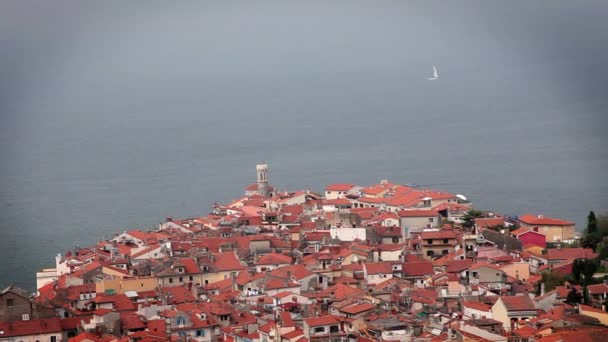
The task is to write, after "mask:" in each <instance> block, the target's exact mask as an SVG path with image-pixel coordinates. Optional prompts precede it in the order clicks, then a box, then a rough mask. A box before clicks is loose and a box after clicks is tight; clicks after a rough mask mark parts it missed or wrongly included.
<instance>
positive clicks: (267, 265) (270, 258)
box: [255, 253, 292, 272]
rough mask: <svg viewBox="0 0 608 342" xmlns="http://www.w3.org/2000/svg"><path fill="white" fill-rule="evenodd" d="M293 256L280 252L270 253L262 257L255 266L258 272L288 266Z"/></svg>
mask: <svg viewBox="0 0 608 342" xmlns="http://www.w3.org/2000/svg"><path fill="white" fill-rule="evenodd" d="M291 261H292V259H291V257H290V256H288V255H284V254H279V253H268V254H264V255H262V256H261V257H260V259H259V260H258V261H257V262H256V264H255V268H256V270H257V271H258V272H265V271H270V270H274V269H275V268H279V267H283V266H287V265H290V264H291Z"/></svg>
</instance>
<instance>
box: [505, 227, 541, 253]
mask: <svg viewBox="0 0 608 342" xmlns="http://www.w3.org/2000/svg"><path fill="white" fill-rule="evenodd" d="M511 235H513V236H515V237H516V238H517V239H518V240H519V241H521V244H522V246H528V245H532V246H538V247H542V248H546V247H547V237H546V236H545V234H543V233H539V232H538V228H537V227H534V228H532V230H529V229H528V228H519V229H517V230H514V231H512V232H511Z"/></svg>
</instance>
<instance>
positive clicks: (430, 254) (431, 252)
mask: <svg viewBox="0 0 608 342" xmlns="http://www.w3.org/2000/svg"><path fill="white" fill-rule="evenodd" d="M426 255H427V256H433V255H435V252H434V251H426Z"/></svg>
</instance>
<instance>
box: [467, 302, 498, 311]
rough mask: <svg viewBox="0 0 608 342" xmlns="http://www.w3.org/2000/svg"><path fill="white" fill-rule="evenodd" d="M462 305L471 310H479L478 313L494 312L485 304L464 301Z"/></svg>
mask: <svg viewBox="0 0 608 342" xmlns="http://www.w3.org/2000/svg"><path fill="white" fill-rule="evenodd" d="M462 305H463V306H465V307H467V308H469V309H473V310H478V311H484V312H488V311H490V310H492V308H491V307H490V306H489V305H487V304H484V303H479V302H469V301H463V302H462Z"/></svg>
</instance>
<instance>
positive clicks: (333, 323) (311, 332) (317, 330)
mask: <svg viewBox="0 0 608 342" xmlns="http://www.w3.org/2000/svg"><path fill="white" fill-rule="evenodd" d="M344 335H345V333H344V331H343V330H342V329H341V328H340V321H338V320H337V319H336V318H335V317H334V316H331V315H329V316H321V317H311V318H304V337H305V338H306V339H307V340H308V341H322V340H323V341H325V340H328V341H329V340H330V339H331V338H332V337H335V338H339V337H341V336H344Z"/></svg>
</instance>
